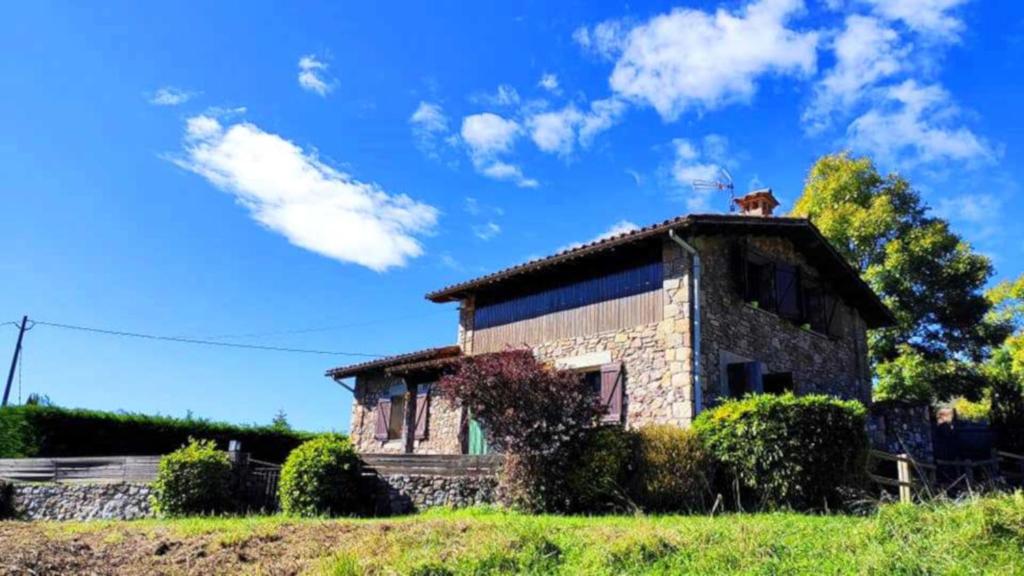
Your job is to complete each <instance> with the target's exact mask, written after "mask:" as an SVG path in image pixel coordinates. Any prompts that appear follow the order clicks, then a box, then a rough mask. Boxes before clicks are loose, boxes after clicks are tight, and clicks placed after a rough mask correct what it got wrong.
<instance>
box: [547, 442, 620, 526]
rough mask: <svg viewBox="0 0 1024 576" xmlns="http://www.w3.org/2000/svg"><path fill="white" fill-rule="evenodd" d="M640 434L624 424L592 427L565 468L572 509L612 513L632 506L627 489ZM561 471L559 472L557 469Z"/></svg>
mask: <svg viewBox="0 0 1024 576" xmlns="http://www.w3.org/2000/svg"><path fill="white" fill-rule="evenodd" d="M635 444H636V437H635V435H634V434H633V433H631V432H628V431H626V430H625V429H623V428H622V427H621V426H600V427H597V428H594V429H592V430H590V431H589V432H588V433H587V434H586V435H585V436H584V438H583V440H582V441H581V442H580V445H579V446H578V447H577V448H576V450H574V451H573V458H572V462H571V463H570V464H569V465H567V466H566V467H565V468H563V470H564V472H565V473H566V474H567V476H566V484H567V488H568V491H567V494H568V497H569V498H570V499H571V501H572V503H571V504H570V509H572V510H575V511H577V512H610V511H615V510H623V509H627V508H629V507H630V504H631V503H630V499H629V495H628V491H627V484H628V482H629V476H630V473H631V472H632V468H633V465H632V460H633V450H634V445H635ZM556 472H557V471H556Z"/></svg>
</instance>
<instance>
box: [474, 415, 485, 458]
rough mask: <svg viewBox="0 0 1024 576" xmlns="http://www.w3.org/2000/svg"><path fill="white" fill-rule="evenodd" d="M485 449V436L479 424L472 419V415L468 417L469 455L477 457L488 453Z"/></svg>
mask: <svg viewBox="0 0 1024 576" xmlns="http://www.w3.org/2000/svg"><path fill="white" fill-rule="evenodd" d="M488 451H489V450H488V448H487V435H486V434H484V429H483V427H481V426H480V422H478V421H477V420H476V418H473V415H472V414H470V415H469V453H470V454H471V455H475V456H479V455H481V454H487V453H488Z"/></svg>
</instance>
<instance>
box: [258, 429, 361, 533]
mask: <svg viewBox="0 0 1024 576" xmlns="http://www.w3.org/2000/svg"><path fill="white" fill-rule="evenodd" d="M358 496H359V458H358V457H357V456H356V451H355V449H354V448H353V447H352V443H351V442H349V440H348V438H345V437H344V436H338V435H335V434H328V435H324V436H321V437H319V438H314V439H313V440H309V441H307V442H305V443H303V444H302V445H301V446H299V447H298V448H296V449H295V450H292V453H291V454H289V455H288V459H287V460H285V463H284V467H283V468H282V469H281V483H280V486H279V487H278V497H279V498H280V501H281V510H282V511H283V512H284V513H285V514H293V515H296V516H336V515H339V514H351V513H353V512H355V511H356V507H357V505H358V500H359V498H358Z"/></svg>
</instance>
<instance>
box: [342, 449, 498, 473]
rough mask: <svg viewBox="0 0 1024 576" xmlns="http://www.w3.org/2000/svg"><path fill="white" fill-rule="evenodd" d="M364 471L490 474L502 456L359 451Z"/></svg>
mask: <svg viewBox="0 0 1024 576" xmlns="http://www.w3.org/2000/svg"><path fill="white" fill-rule="evenodd" d="M360 458H361V459H362V460H363V464H364V471H365V472H368V473H373V472H376V473H377V474H380V475H382V476H392V475H407V476H493V475H495V474H497V473H498V470H499V469H500V468H501V464H502V462H504V461H505V457H504V456H502V455H500V454H488V455H486V456H467V455H459V454H362V455H360Z"/></svg>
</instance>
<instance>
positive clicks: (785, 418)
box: [694, 394, 868, 510]
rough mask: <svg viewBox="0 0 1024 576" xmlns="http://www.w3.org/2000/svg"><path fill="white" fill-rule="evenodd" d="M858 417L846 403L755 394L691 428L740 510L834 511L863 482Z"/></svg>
mask: <svg viewBox="0 0 1024 576" xmlns="http://www.w3.org/2000/svg"><path fill="white" fill-rule="evenodd" d="M865 418H866V410H865V408H864V406H863V405H862V404H860V403H859V402H856V401H852V400H850V401H844V400H837V399H835V398H832V397H828V396H820V395H808V396H794V395H793V394H785V395H782V396H775V395H771V394H761V395H755V396H747V397H746V398H744V399H742V400H730V401H728V402H725V403H723V404H721V405H720V406H718V407H716V408H714V409H711V410H708V411H705V412H703V413H701V415H700V416H698V417H697V420H696V421H695V422H694V430H695V431H696V433H697V436H698V437H699V438H700V440H701V442H702V443H703V445H704V447H705V448H706V449H707V450H708V452H709V453H710V455H711V457H712V458H713V459H714V460H715V461H716V462H717V463H718V464H719V466H720V467H721V471H722V472H723V477H724V478H725V479H726V480H727V481H728V482H729V483H730V484H732V485H733V486H735V487H738V488H739V491H740V494H739V495H740V500H741V501H740V502H739V504H741V505H742V506H745V507H747V508H749V507H750V506H754V507H755V508H759V509H777V508H791V509H797V510H813V509H825V508H831V509H834V508H835V507H838V506H841V505H842V504H843V492H844V490H845V489H847V488H856V487H859V486H860V485H861V484H862V482H863V479H864V465H865V459H866V458H867V452H868V439H867V434H866V432H865V428H864V425H865ZM723 488H724V490H723V491H724V492H725V493H726V494H734V493H735V491H734V490H730V489H729V488H728V487H723Z"/></svg>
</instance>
